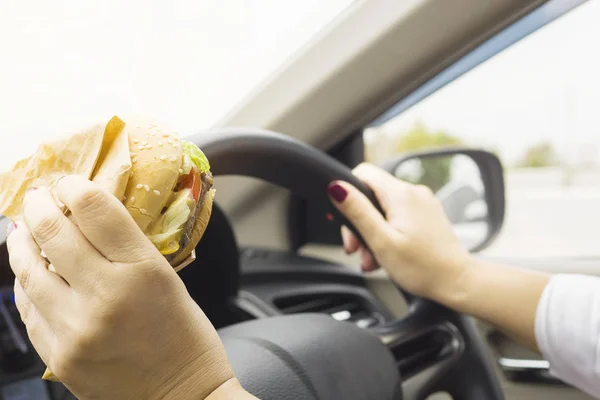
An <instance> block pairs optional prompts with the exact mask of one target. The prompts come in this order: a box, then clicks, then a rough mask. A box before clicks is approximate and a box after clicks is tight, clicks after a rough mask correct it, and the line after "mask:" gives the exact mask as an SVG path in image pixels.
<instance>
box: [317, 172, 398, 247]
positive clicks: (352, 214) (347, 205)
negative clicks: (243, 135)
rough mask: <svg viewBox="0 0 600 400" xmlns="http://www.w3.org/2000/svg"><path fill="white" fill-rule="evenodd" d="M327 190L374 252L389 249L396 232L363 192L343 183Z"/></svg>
mask: <svg viewBox="0 0 600 400" xmlns="http://www.w3.org/2000/svg"><path fill="white" fill-rule="evenodd" d="M327 190H328V192H329V196H330V198H331V201H332V203H333V204H334V205H335V206H336V207H337V209H338V210H340V212H341V213H342V214H343V215H344V216H345V217H346V218H347V219H348V221H350V222H351V223H352V224H353V225H354V226H355V227H356V229H357V230H358V231H359V232H360V234H361V236H362V237H363V238H364V240H365V241H366V244H367V245H368V246H369V248H370V249H371V250H372V251H374V252H375V253H377V251H378V249H382V248H383V247H387V245H388V243H389V242H390V239H391V238H392V236H393V235H394V234H395V233H396V232H395V231H394V230H393V229H392V228H391V227H390V225H388V223H387V221H386V220H385V218H384V217H383V215H381V213H380V212H379V211H377V209H376V208H375V207H374V206H373V204H372V203H371V201H370V200H369V199H368V198H367V197H366V196H365V195H364V194H362V192H360V191H359V190H358V189H356V188H355V187H354V186H352V185H351V184H349V183H347V182H342V181H335V182H332V183H331V184H329V186H328V188H327Z"/></svg>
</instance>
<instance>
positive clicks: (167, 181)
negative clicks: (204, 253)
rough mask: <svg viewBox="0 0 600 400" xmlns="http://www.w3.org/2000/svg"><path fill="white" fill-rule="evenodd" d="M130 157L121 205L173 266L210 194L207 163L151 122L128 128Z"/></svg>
mask: <svg viewBox="0 0 600 400" xmlns="http://www.w3.org/2000/svg"><path fill="white" fill-rule="evenodd" d="M128 141H129V149H130V157H131V170H130V172H129V180H128V183H127V187H126V189H125V194H124V195H123V197H122V201H123V204H124V205H125V207H126V208H127V210H128V211H129V213H130V214H131V216H132V217H133V219H134V220H135V222H136V223H137V225H138V226H139V227H140V229H141V230H142V231H143V232H144V233H145V234H146V236H148V238H149V239H150V241H151V242H152V243H153V244H154V245H155V246H156V248H157V249H158V250H159V251H160V253H161V254H163V255H164V256H165V257H166V258H167V260H168V261H169V262H170V263H171V265H173V266H174V267H177V266H178V265H179V264H180V263H181V262H182V261H183V260H184V259H185V258H186V257H187V256H189V255H190V253H191V252H192V250H193V249H194V248H195V247H196V245H197V244H198V241H199V240H200V238H201V236H202V234H203V233H204V230H205V229H206V225H207V223H208V217H210V211H211V208H212V201H213V198H214V190H213V189H212V186H213V178H212V175H211V172H210V164H209V162H208V160H207V159H206V156H205V155H204V153H202V151H201V150H200V149H199V148H198V147H197V146H196V145H195V144H193V143H190V142H186V141H184V140H180V139H179V138H178V137H176V136H174V135H172V134H169V133H166V132H164V131H163V130H162V129H160V128H158V127H157V126H155V125H153V124H136V125H134V126H132V127H130V128H129V129H128Z"/></svg>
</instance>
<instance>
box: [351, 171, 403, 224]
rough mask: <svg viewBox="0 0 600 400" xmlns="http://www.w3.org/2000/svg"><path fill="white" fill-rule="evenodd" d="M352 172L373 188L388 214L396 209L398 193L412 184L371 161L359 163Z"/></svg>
mask: <svg viewBox="0 0 600 400" xmlns="http://www.w3.org/2000/svg"><path fill="white" fill-rule="evenodd" d="M352 173H353V174H354V175H356V177H357V178H358V179H360V180H361V181H362V182H364V183H365V185H367V186H368V187H369V188H370V189H371V190H373V192H374V193H375V197H377V201H379V204H380V205H381V208H382V209H383V211H384V212H385V213H386V215H387V216H389V214H390V212H391V211H392V210H394V205H395V204H396V203H397V197H398V195H399V194H401V193H403V192H405V191H407V190H409V189H410V188H411V186H412V185H411V184H410V183H408V182H404V181H402V180H400V179H398V178H396V177H395V176H394V175H392V174H390V173H389V172H387V171H385V170H383V169H381V168H379V167H377V166H375V165H373V164H369V163H362V164H360V165H358V166H357V167H356V168H354V170H353V171H352Z"/></svg>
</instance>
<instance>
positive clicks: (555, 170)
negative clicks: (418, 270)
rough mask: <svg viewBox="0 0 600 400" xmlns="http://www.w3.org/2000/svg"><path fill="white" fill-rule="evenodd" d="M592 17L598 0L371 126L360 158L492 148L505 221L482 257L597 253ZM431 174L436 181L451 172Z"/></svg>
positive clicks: (597, 72) (598, 144) (599, 217)
mask: <svg viewBox="0 0 600 400" xmlns="http://www.w3.org/2000/svg"><path fill="white" fill-rule="evenodd" d="M598 17H600V0H591V1H588V2H587V3H584V4H583V5H581V6H579V7H577V8H575V9H574V10H572V11H570V12H569V13H567V14H565V15H564V16H562V17H560V18H558V19H556V20H555V21H553V22H551V23H549V24H548V25H546V26H545V27H543V28H541V29H539V30H538V31H536V32H534V33H532V34H530V35H529V36H527V37H525V38H524V39H522V40H520V41H518V42H517V43H515V44H513V45H512V46H510V47H508V48H506V49H505V50H503V51H501V52H500V53H498V54H496V55H495V56H493V57H492V58H490V59H488V60H487V61H486V62H484V63H482V64H480V65H479V66H477V67H475V68H474V69H472V70H470V71H469V72H467V73H465V74H464V75H462V76H461V77H459V78H457V79H456V80H454V81H452V82H451V83H449V84H447V85H446V86H444V87H442V88H441V89H439V90H437V91H436V92H434V93H433V94H431V95H429V96H427V97H425V98H424V99H422V100H420V101H419V102H418V103H416V104H415V105H413V106H412V107H410V108H408V109H406V110H404V111H403V112H401V113H400V114H398V115H396V116H394V117H393V118H391V119H388V120H387V121H385V122H384V123H381V124H378V125H373V126H370V127H369V128H367V129H366V130H365V132H364V141H365V158H366V160H367V161H369V162H373V163H378V162H381V161H383V160H385V159H387V158H390V157H392V156H394V155H397V154H399V153H403V152H407V151H412V150H417V149H427V148H435V147H443V146H448V145H464V146H470V147H477V148H484V149H486V150H491V151H494V152H495V153H496V154H498V156H499V157H500V159H501V160H502V162H503V164H504V168H505V184H506V201H507V205H506V207H507V208H506V219H505V225H504V228H503V230H502V232H501V234H500V236H499V237H498V239H497V240H496V241H495V242H494V243H493V244H492V245H491V246H490V247H488V248H487V249H486V250H484V251H483V254H486V255H490V256H510V257H574V256H577V257H585V256H599V255H600V55H599V54H598V51H596V50H597V48H598V47H597V38H598V37H600V24H598ZM431 168H435V169H436V170H435V171H430V172H431V173H432V174H433V175H436V176H440V174H441V175H444V173H445V172H444V171H443V169H444V168H448V166H445V165H435V166H431ZM438 186H439V185H438ZM436 189H440V188H436Z"/></svg>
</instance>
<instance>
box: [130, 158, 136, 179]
mask: <svg viewBox="0 0 600 400" xmlns="http://www.w3.org/2000/svg"><path fill="white" fill-rule="evenodd" d="M131 162H132V163H136V162H137V157H133V159H132V160H131ZM131 175H133V174H131Z"/></svg>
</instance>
